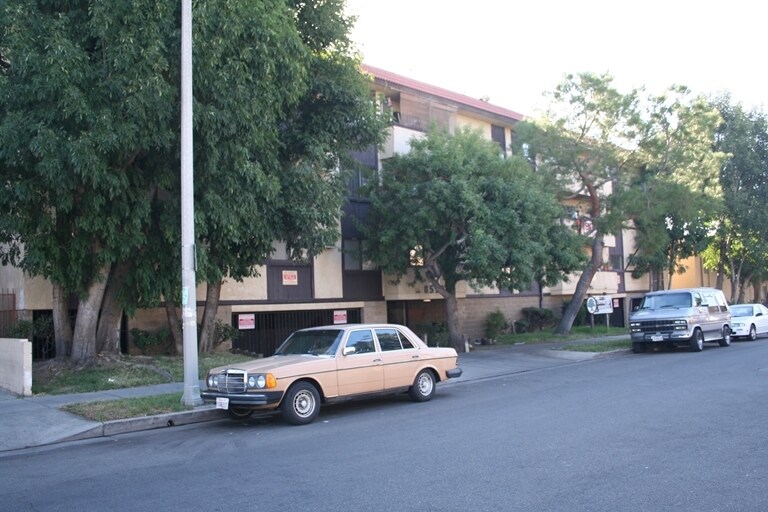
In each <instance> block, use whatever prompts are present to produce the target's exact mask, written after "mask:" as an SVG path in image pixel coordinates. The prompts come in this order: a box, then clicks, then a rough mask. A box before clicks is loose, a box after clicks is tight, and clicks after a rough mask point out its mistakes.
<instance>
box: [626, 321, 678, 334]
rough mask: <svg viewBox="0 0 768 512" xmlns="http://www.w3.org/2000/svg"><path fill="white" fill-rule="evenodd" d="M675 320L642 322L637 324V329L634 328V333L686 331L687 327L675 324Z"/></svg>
mask: <svg viewBox="0 0 768 512" xmlns="http://www.w3.org/2000/svg"><path fill="white" fill-rule="evenodd" d="M673 322H674V321H673V320H645V321H642V322H636V324H639V325H637V326H636V327H633V329H632V330H633V331H635V332H637V331H640V332H669V331H675V330H678V329H685V326H684V325H682V326H681V324H675V323H673Z"/></svg>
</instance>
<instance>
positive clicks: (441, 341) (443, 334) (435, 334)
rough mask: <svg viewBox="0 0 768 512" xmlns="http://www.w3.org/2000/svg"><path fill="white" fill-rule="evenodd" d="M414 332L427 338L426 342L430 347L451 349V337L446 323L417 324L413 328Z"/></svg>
mask: <svg viewBox="0 0 768 512" xmlns="http://www.w3.org/2000/svg"><path fill="white" fill-rule="evenodd" d="M413 332H415V333H416V334H418V335H419V336H421V337H422V338H423V337H426V339H425V340H424V341H426V342H427V345H429V346H430V347H450V346H451V337H450V335H449V334H448V326H447V325H446V324H444V323H437V322H432V323H424V324H417V325H415V326H414V328H413Z"/></svg>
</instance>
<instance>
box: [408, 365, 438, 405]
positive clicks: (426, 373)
mask: <svg viewBox="0 0 768 512" xmlns="http://www.w3.org/2000/svg"><path fill="white" fill-rule="evenodd" d="M408 394H409V395H410V397H411V400H413V401H414V402H426V401H427V400H429V399H430V398H432V395H434V394H435V374H433V373H432V371H431V370H421V371H420V372H419V374H418V375H416V378H415V379H414V381H413V385H412V386H411V389H410V390H409V391H408Z"/></svg>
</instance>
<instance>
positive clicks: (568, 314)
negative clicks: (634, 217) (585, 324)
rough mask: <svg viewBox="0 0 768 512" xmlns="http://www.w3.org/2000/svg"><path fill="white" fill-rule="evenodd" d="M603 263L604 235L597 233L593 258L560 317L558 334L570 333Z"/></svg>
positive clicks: (593, 244)
mask: <svg viewBox="0 0 768 512" xmlns="http://www.w3.org/2000/svg"><path fill="white" fill-rule="evenodd" d="M602 265H603V235H602V234H600V233H598V234H595V239H594V240H593V241H592V258H590V260H589V265H588V266H587V268H585V269H584V272H582V273H581V277H579V281H578V282H577V283H576V289H575V290H574V292H573V297H571V302H570V303H568V307H566V308H565V311H563V318H561V319H560V324H559V325H558V326H557V330H556V331H555V333H556V334H568V333H569V332H571V327H573V322H574V321H575V320H576V316H577V315H578V314H579V310H580V309H581V306H582V304H583V303H584V297H586V296H587V291H589V285H590V284H592V279H593V278H594V277H595V274H596V273H597V271H598V269H599V268H600V267H601V266H602Z"/></svg>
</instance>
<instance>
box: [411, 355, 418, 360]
mask: <svg viewBox="0 0 768 512" xmlns="http://www.w3.org/2000/svg"><path fill="white" fill-rule="evenodd" d="M411 359H419V355H418V354H416V355H415V356H411Z"/></svg>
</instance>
